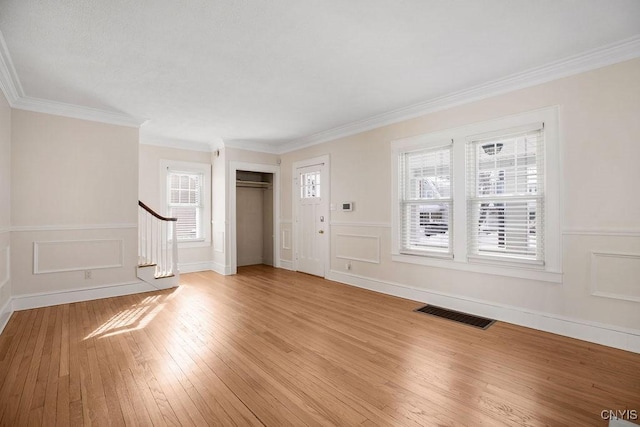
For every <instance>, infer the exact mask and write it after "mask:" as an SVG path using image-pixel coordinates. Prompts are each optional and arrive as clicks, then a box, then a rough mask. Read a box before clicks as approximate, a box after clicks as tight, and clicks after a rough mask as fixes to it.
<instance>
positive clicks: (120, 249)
mask: <svg viewBox="0 0 640 427" xmlns="http://www.w3.org/2000/svg"><path fill="white" fill-rule="evenodd" d="M11 131H12V137H11V139H12V150H11V165H12V169H11V219H12V226H13V228H12V230H13V231H12V233H11V253H12V257H11V272H12V292H13V296H14V298H20V297H24V296H25V295H30V294H40V293H44V294H51V293H56V292H60V291H66V290H81V289H88V288H95V287H104V286H112V285H117V284H130V283H137V282H139V281H138V279H137V278H136V272H135V267H136V265H137V200H138V130H137V129H136V128H129V127H123V126H115V125H109V124H103V123H96V122H90V121H85V120H78V119H72V118H66V117H60V116H53V115H49V114H41V113H34V112H27V111H21V110H13V111H12V124H11ZM84 270H91V273H92V277H91V278H90V279H85V276H84ZM14 301H15V299H14Z"/></svg>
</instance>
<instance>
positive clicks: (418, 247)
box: [399, 145, 453, 256]
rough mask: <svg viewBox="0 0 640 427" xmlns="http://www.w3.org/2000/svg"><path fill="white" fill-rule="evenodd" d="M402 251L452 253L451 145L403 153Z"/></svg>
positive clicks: (401, 166)
mask: <svg viewBox="0 0 640 427" xmlns="http://www.w3.org/2000/svg"><path fill="white" fill-rule="evenodd" d="M399 162H400V165H399V166H400V167H399V175H400V176H399V178H400V179H399V182H400V189H399V190H400V191H399V194H400V223H401V224H400V233H401V236H400V246H401V247H400V252H401V253H408V254H411V253H415V254H428V253H432V254H441V255H442V254H444V255H447V256H451V255H452V245H451V235H452V232H453V230H452V223H451V218H452V209H453V206H452V188H451V187H452V186H451V176H452V175H451V173H452V170H451V169H452V148H451V145H448V146H445V147H438V148H429V149H423V150H419V151H413V152H406V153H402V154H401V155H400V159H399Z"/></svg>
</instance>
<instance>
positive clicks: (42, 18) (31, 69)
mask: <svg viewBox="0 0 640 427" xmlns="http://www.w3.org/2000/svg"><path fill="white" fill-rule="evenodd" d="M0 31H1V32H2V36H3V37H4V42H5V43H6V46H5V50H6V51H5V53H4V57H5V61H4V62H8V63H9V74H13V76H12V77H13V80H14V82H13V83H14V85H15V86H16V88H17V96H18V98H21V97H22V98H24V99H26V100H30V101H31V102H32V103H33V102H36V101H37V102H38V103H39V104H38V105H45V104H47V102H50V103H52V104H56V105H58V106H60V105H62V106H64V107H65V108H68V109H69V110H70V111H71V110H73V108H76V107H81V108H85V109H86V110H89V111H94V112H95V111H96V110H99V112H106V113H107V114H109V113H112V115H114V117H115V116H118V115H119V116H121V117H132V118H140V119H145V120H146V122H145V123H144V124H143V125H142V127H141V139H142V140H143V141H154V140H157V141H162V140H166V141H184V142H185V144H186V145H185V146H188V144H189V143H203V144H207V143H210V142H212V141H219V140H220V139H222V140H223V141H224V142H225V143H228V144H230V145H233V144H236V145H237V146H246V147H251V146H255V147H257V148H259V149H262V150H263V151H270V150H272V151H274V152H277V151H278V150H281V149H282V147H291V146H294V145H295V143H296V142H304V141H307V142H308V141H314V139H313V138H314V135H322V134H323V133H324V134H327V135H329V134H330V131H331V130H332V129H341V128H344V129H348V128H349V125H350V124H352V123H362V122H363V121H364V122H366V120H367V119H369V118H371V117H383V116H384V114H385V113H389V112H394V111H403V110H402V109H404V108H405V107H410V106H414V105H416V104H421V103H422V104H424V103H425V102H427V103H428V102H429V101H430V100H437V99H442V97H446V96H447V95H450V94H455V93H461V92H463V91H465V90H470V89H473V88H477V87H481V86H482V85H483V84H486V83H487V82H495V81H499V80H500V79H503V78H504V77H506V76H512V75H517V74H518V73H523V72H527V71H528V70H536V69H540V67H541V66H544V65H547V64H552V63H556V62H557V61H561V60H564V59H566V58H568V57H572V55H579V54H581V53H583V52H591V51H592V50H594V49H598V48H601V47H602V46H611V45H612V44H616V43H619V42H620V41H627V42H628V40H632V41H633V42H634V43H635V44H634V46H636V45H637V44H638V43H637V42H638V40H640V37H639V34H640V1H638V0H467V1H462V0H458V1H453V0H452V1H444V0H404V1H400V0H348V1H345V0H268V1H264V0H247V1H237V0H217V1H211V0H200V1H197V0H196V1H182V2H178V1H175V0H137V1H131V0H110V1H104V0H65V1H35V0H2V1H0ZM0 41H2V40H0ZM574 62H575V61H574ZM11 63H12V67H13V68H11ZM5 74H7V73H6V72H5ZM60 103H63V104H60ZM92 109H95V110H92ZM381 115H382V116H381ZM389 117H393V116H389ZM327 132H329V133H327ZM316 139H317V138H316ZM292 144H294V145H292Z"/></svg>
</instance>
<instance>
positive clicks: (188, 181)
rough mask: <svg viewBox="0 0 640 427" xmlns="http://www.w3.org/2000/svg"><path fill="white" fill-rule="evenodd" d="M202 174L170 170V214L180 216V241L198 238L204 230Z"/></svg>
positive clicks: (178, 234)
mask: <svg viewBox="0 0 640 427" xmlns="http://www.w3.org/2000/svg"><path fill="white" fill-rule="evenodd" d="M202 178H203V177H202V175H200V174H194V173H185V172H174V171H169V173H168V184H169V186H168V187H169V188H168V190H169V206H168V211H169V216H171V217H174V218H178V222H177V224H176V237H177V239H178V241H184V240H196V239H201V238H202V237H203V232H202V208H203V205H202V181H203V179H202Z"/></svg>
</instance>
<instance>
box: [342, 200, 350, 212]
mask: <svg viewBox="0 0 640 427" xmlns="http://www.w3.org/2000/svg"><path fill="white" fill-rule="evenodd" d="M340 210H341V211H343V212H351V211H352V210H353V202H342V203H340Z"/></svg>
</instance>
